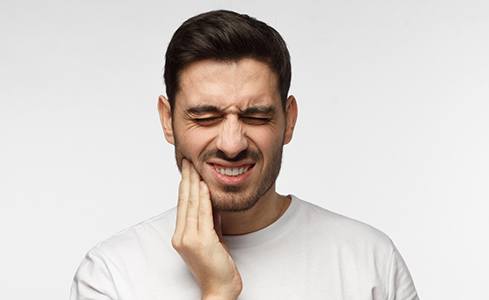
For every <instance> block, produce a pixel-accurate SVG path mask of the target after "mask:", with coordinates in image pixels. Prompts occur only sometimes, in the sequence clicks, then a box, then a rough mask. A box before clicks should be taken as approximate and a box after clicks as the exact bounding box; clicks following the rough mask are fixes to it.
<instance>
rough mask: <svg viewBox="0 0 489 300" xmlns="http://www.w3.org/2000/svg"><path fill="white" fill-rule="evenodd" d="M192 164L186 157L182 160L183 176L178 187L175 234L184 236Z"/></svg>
mask: <svg viewBox="0 0 489 300" xmlns="http://www.w3.org/2000/svg"><path fill="white" fill-rule="evenodd" d="M189 175H190V166H189V163H188V161H187V160H186V159H183V160H182V178H181V180H180V185H179V187H178V205H177V220H176V223H177V224H176V228H175V235H176V236H178V237H180V236H182V233H183V231H184V230H185V224H186V222H187V220H186V219H187V207H188V197H189V187H190V178H189Z"/></svg>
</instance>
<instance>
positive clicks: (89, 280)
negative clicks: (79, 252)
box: [70, 248, 117, 300]
mask: <svg viewBox="0 0 489 300" xmlns="http://www.w3.org/2000/svg"><path fill="white" fill-rule="evenodd" d="M89 299H90V300H115V299H117V293H116V290H115V287H114V284H113V280H112V275H111V274H110V272H109V269H108V268H107V265H106V263H105V261H104V259H103V256H102V254H101V253H100V252H99V251H98V249H97V248H93V249H92V250H91V251H89V252H88V254H87V255H86V256H85V258H84V259H83V261H82V262H81V264H80V266H79V267H78V270H77V271H76V274H75V277H74V278H73V283H72V285H71V292H70V300H89Z"/></svg>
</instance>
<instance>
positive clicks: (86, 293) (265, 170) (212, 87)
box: [71, 11, 418, 300]
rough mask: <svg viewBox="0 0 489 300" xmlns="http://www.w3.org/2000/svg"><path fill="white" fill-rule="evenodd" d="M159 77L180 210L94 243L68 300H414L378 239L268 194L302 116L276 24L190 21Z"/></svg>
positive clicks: (225, 17)
mask: <svg viewBox="0 0 489 300" xmlns="http://www.w3.org/2000/svg"><path fill="white" fill-rule="evenodd" d="M164 77H165V84H166V93H167V98H165V97H163V96H160V98H159V99H158V111H159V114H160V119H161V123H162V127H163V131H164V135H165V138H166V140H167V141H168V142H169V143H171V144H173V145H174V146H175V157H176V162H177V166H178V168H179V170H180V171H181V181H180V186H179V192H178V205H177V207H176V208H173V209H171V210H169V211H167V212H165V213H163V214H161V215H159V216H157V217H155V218H152V219H150V220H147V221H145V222H142V223H140V224H138V225H136V226H133V227H131V228H129V229H127V230H125V231H123V232H121V233H119V234H117V235H115V236H113V237H111V238H110V239H108V240H106V241H104V242H102V243H100V244H98V245H97V246H96V247H94V248H93V249H92V250H90V251H89V253H88V254H87V256H86V257H85V259H84V260H83V261H82V263H81V265H80V267H79V268H78V271H77V273H76V275H75V279H74V282H73V286H72V290H71V299H73V300H74V299H80V300H81V299H97V300H98V299H120V300H126V299H127V300H129V299H131V300H134V299H197V298H199V297H201V298H202V299H238V298H239V299H253V300H255V299H272V297H273V298H276V299H375V300H379V299H386V300H387V299H392V300H393V299H396V300H413V299H418V297H417V293H416V290H415V287H414V284H413V282H412V279H411V276H410V274H409V271H408V269H407V267H406V265H405V263H404V261H403V259H402V258H401V256H400V254H399V252H398V251H397V249H396V248H395V246H394V245H393V243H392V242H391V240H390V239H389V238H388V237H387V236H386V235H385V234H383V233H381V232H380V231H378V230H376V229H374V228H372V227H370V226H368V225H366V224H363V223H360V222H358V221H355V220H352V219H349V218H346V217H344V216H341V215H338V214H335V213H333V212H331V211H328V210H326V209H323V208H320V207H318V206H315V205H313V204H311V203H308V202H305V201H303V200H300V199H299V198H297V197H295V196H293V195H289V196H283V195H280V194H278V193H277V192H276V191H275V180H276V178H277V176H278V174H279V170H280V165H281V158H282V148H283V146H284V145H285V144H287V143H289V142H290V141H291V139H292V133H293V131H294V125H295V122H296V118H297V103H296V99H295V98H294V97H293V96H288V90H289V86H290V78H291V67H290V58H289V53H288V50H287V47H286V45H285V42H284V41H283V40H282V38H281V36H280V35H279V34H278V32H276V31H275V30H274V29H273V28H271V27H269V26H268V25H266V24H265V23H263V22H260V21H258V20H256V19H253V18H250V17H248V16H246V15H240V14H237V13H234V12H230V11H212V12H208V13H204V14H201V15H198V16H195V17H193V18H191V19H189V20H187V21H186V22H185V23H183V24H182V25H181V26H180V28H178V30H177V31H176V32H175V34H174V36H173V38H172V40H171V42H170V44H169V46H168V49H167V52H166V63H165V76H164Z"/></svg>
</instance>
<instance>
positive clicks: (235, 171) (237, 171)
mask: <svg viewBox="0 0 489 300" xmlns="http://www.w3.org/2000/svg"><path fill="white" fill-rule="evenodd" d="M248 169H249V167H241V168H216V170H217V172H219V173H221V174H222V175H226V176H238V175H241V174H243V173H244V172H246V171H248Z"/></svg>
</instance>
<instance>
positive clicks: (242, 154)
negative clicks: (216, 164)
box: [202, 149, 260, 162]
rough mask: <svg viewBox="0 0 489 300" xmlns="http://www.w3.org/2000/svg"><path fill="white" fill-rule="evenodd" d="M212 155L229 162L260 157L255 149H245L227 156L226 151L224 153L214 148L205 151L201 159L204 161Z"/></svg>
mask: <svg viewBox="0 0 489 300" xmlns="http://www.w3.org/2000/svg"><path fill="white" fill-rule="evenodd" d="M213 157H215V158H220V159H223V160H227V161H229V162H237V161H240V160H243V159H248V158H249V159H252V160H254V161H256V160H258V159H260V154H259V153H258V152H256V151H252V150H248V149H246V150H243V151H241V152H240V153H238V155H236V156H234V157H229V156H227V155H226V153H224V152H223V151H221V150H214V151H209V152H206V153H205V154H204V155H203V156H202V159H203V160H204V161H206V160H208V159H210V158H213Z"/></svg>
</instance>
